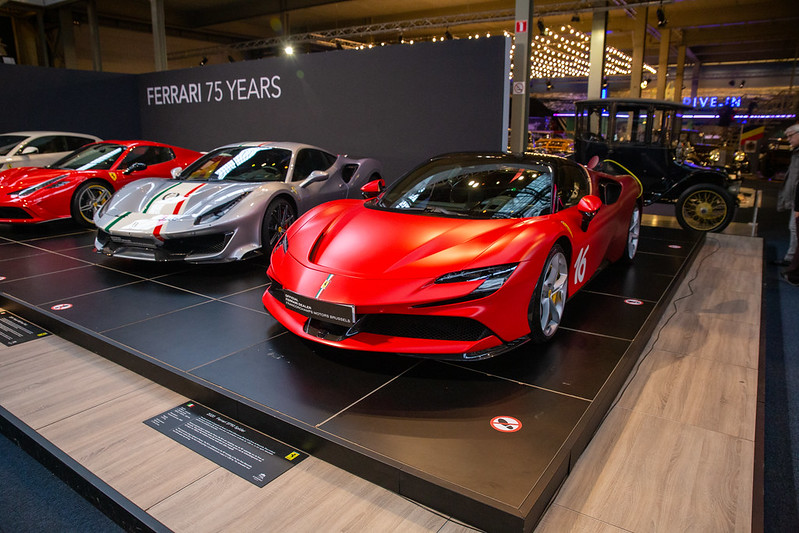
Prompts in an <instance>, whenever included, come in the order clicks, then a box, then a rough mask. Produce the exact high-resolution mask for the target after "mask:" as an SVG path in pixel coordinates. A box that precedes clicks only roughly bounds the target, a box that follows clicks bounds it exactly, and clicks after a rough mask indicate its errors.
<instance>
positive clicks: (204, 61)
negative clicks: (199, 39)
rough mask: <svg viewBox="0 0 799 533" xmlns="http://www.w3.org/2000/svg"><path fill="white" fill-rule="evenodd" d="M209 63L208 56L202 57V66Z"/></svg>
mask: <svg viewBox="0 0 799 533" xmlns="http://www.w3.org/2000/svg"><path fill="white" fill-rule="evenodd" d="M207 64H208V58H207V57H204V58H202V59H201V60H200V66H201V67H204V66H205V65H207Z"/></svg>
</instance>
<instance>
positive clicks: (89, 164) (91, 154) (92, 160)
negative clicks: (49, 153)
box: [49, 143, 126, 170]
mask: <svg viewBox="0 0 799 533" xmlns="http://www.w3.org/2000/svg"><path fill="white" fill-rule="evenodd" d="M125 148H126V147H125V146H122V145H121V144H112V143H98V144H89V145H86V146H84V147H83V148H78V149H77V150H75V151H74V152H72V153H71V154H69V155H67V156H65V157H63V158H61V159H59V160H58V161H56V162H55V163H53V164H52V165H50V167H49V168H64V169H68V170H109V169H110V168H111V167H112V166H114V163H116V161H117V159H119V156H120V155H121V154H122V153H123V152H124V151H125Z"/></svg>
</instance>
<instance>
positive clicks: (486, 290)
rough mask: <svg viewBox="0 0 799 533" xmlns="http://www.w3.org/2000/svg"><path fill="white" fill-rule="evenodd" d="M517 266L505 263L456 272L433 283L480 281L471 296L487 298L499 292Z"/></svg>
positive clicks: (517, 264)
mask: <svg viewBox="0 0 799 533" xmlns="http://www.w3.org/2000/svg"><path fill="white" fill-rule="evenodd" d="M517 266H519V263H507V264H504V265H496V266H490V267H483V268H472V269H469V270H459V271H457V272H450V273H449V274H444V275H443V276H441V277H439V278H437V279H436V280H435V282H434V283H436V284H442V283H462V282H464V281H480V280H482V281H483V283H481V284H480V286H479V287H477V288H476V289H475V290H473V291H472V293H471V295H472V296H475V297H482V296H488V295H489V294H491V293H493V292H496V291H497V290H499V288H500V287H502V285H504V284H505V282H506V281H508V278H509V277H510V275H511V274H513V272H514V270H516V267H517Z"/></svg>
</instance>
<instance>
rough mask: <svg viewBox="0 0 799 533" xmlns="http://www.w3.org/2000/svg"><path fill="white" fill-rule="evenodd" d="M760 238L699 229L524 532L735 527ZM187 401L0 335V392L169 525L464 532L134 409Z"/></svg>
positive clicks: (342, 481)
mask: <svg viewBox="0 0 799 533" xmlns="http://www.w3.org/2000/svg"><path fill="white" fill-rule="evenodd" d="M762 246H763V244H762V240H761V239H759V238H751V237H743V236H735V235H711V236H708V237H707V239H706V242H705V244H704V246H703V248H702V250H701V251H700V253H699V256H698V257H697V259H696V261H695V262H694V265H693V266H692V268H691V271H690V272H689V273H688V275H687V276H686V278H685V281H684V282H683V285H682V286H681V287H680V289H679V291H678V293H677V295H676V296H675V300H674V303H673V306H672V307H671V308H670V309H669V310H667V311H666V312H665V314H664V316H663V318H662V320H661V322H660V325H659V326H658V329H657V331H656V333H655V335H654V336H653V339H652V341H651V342H650V344H649V346H648V347H647V348H646V349H645V351H644V354H643V355H642V357H641V360H640V362H639V366H638V367H637V369H636V370H635V371H634V373H633V375H632V376H631V379H630V380H629V381H628V384H627V385H626V388H625V390H624V391H623V392H622V394H620V396H619V398H618V400H617V403H616V404H615V405H614V407H613V408H612V409H611V410H610V412H609V413H608V415H607V418H606V420H605V421H604V423H603V424H602V426H601V427H600V429H599V430H598V432H597V434H596V435H595V437H594V439H593V440H592V442H591V443H590V444H589V446H588V447H587V449H586V450H585V452H584V453H583V455H582V456H581V458H580V459H579V461H578V462H577V464H576V467H575V469H574V470H573V471H572V473H571V474H570V476H569V477H568V478H567V480H566V482H565V483H564V485H563V487H562V488H561V490H560V491H559V493H558V495H557V496H556V498H555V499H554V501H553V503H552V505H551V507H550V508H549V510H548V511H547V513H546V514H545V515H544V517H543V519H542V521H541V522H540V523H539V525H538V527H537V529H536V531H538V532H559V533H560V532H564V531H586V532H588V531H590V532H621V531H632V532H645V531H646V532H649V531H663V532H672V531H689V530H690V531H702V532H714V531H718V532H728V531H749V530H750V528H751V515H752V499H753V498H752V495H753V488H752V486H753V481H752V480H753V471H754V468H753V465H754V441H755V417H756V405H757V384H758V378H757V375H758V369H757V364H758V349H759V331H760V305H761V279H762ZM186 400H187V398H184V397H182V396H180V395H178V394H175V393H174V392H172V391H169V390H167V389H165V388H163V387H161V386H159V385H156V384H154V383H151V382H149V381H148V380H146V379H144V378H142V377H140V376H138V375H137V374H134V373H132V372H130V371H128V370H126V369H124V368H121V367H119V366H117V365H115V364H113V363H111V362H109V361H107V360H105V359H103V358H102V357H100V356H98V355H95V354H93V353H91V352H88V351H86V350H85V349H83V348H80V347H78V346H75V345H73V344H70V343H69V342H67V341H65V340H63V339H60V338H58V337H56V336H48V337H43V338H40V339H37V340H34V341H30V342H27V343H25V344H20V345H18V346H14V347H0V405H2V407H4V408H5V409H7V410H8V411H9V412H11V413H12V414H13V415H15V416H16V417H17V418H19V419H20V420H22V421H23V422H24V423H25V424H27V425H28V426H30V427H32V428H34V429H35V430H36V431H37V432H38V433H39V434H41V435H42V436H43V437H45V438H46V439H48V440H49V441H50V442H52V443H53V444H55V445H56V446H57V447H58V448H60V449H61V450H63V451H64V452H66V453H67V454H68V455H70V456H71V457H72V458H74V459H75V460H76V461H78V462H79V463H80V464H82V465H83V466H85V467H86V468H87V469H89V470H90V471H91V472H93V473H94V474H96V475H97V476H98V477H100V478H101V479H102V480H104V481H105V482H106V483H108V484H109V485H110V486H111V487H113V488H114V489H116V490H117V491H118V492H120V493H121V494H122V495H124V496H125V497H126V498H128V499H129V500H130V501H132V502H133V503H134V504H135V505H137V506H138V507H140V508H141V509H144V510H145V511H146V512H147V513H149V514H150V515H151V516H152V517H154V518H155V519H157V520H159V521H160V522H161V523H163V524H164V525H165V526H167V527H168V528H170V529H172V530H173V531H176V532H183V531H187V532H188V531H190V532H191V533H201V532H204V531H292V532H304V531H309V532H310V531H314V532H316V531H351V532H360V531H370V532H371V531H402V532H406V531H410V532H412V531H441V532H458V531H473V530H472V529H471V528H469V527H468V526H465V525H463V524H460V523H457V522H456V521H454V520H450V519H449V518H448V517H446V516H442V515H440V514H439V513H436V512H435V511H431V510H429V509H427V508H424V507H421V506H419V505H417V504H415V503H413V502H411V501H408V500H406V499H404V498H402V497H400V496H398V495H396V494H394V493H392V492H389V491H387V490H385V489H382V488H380V487H377V486H376V485H373V484H371V483H368V482H366V481H364V480H362V479H360V478H357V477H355V476H353V475H351V474H349V473H347V472H345V471H343V470H341V469H339V468H337V467H334V466H331V465H329V464H326V463H324V462H322V461H320V460H318V459H316V458H314V457H310V458H308V459H307V460H305V461H303V462H302V463H300V464H298V465H296V466H295V467H293V468H291V469H290V470H289V471H288V472H287V473H285V474H283V475H282V476H280V477H279V478H277V479H276V480H274V481H273V482H271V483H269V484H268V485H267V486H266V487H264V488H258V487H256V486H254V485H252V484H250V483H249V482H247V481H245V480H243V479H241V478H239V477H238V476H236V475H234V474H232V473H230V472H228V471H227V470H225V469H223V468H220V467H218V466H216V464H214V463H212V462H211V461H209V460H207V459H205V458H203V457H202V456H200V455H198V454H196V453H194V452H192V451H190V450H189V449H187V448H185V447H184V446H182V445H180V444H178V443H176V442H174V441H172V440H171V439H170V438H168V437H166V436H164V435H162V434H161V433H159V432H158V431H156V430H154V429H152V428H150V427H148V426H146V425H145V424H143V423H142V422H143V421H144V420H146V419H148V418H151V417H153V416H155V415H157V414H159V413H162V412H164V411H167V410H169V409H171V408H173V407H175V406H177V405H179V404H181V403H183V402H185V401H186Z"/></svg>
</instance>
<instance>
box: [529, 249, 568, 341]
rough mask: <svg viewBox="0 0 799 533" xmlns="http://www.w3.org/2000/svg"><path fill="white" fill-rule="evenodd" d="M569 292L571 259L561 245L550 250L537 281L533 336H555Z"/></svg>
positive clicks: (545, 338) (532, 310)
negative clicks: (569, 260)
mask: <svg viewBox="0 0 799 533" xmlns="http://www.w3.org/2000/svg"><path fill="white" fill-rule="evenodd" d="M568 293H569V262H568V260H567V259H566V254H565V253H563V249H562V248H561V247H560V246H559V245H557V244H556V245H555V246H553V247H552V250H550V252H549V255H548V256H547V260H546V262H545V263H544V269H543V270H542V271H541V276H540V277H539V279H538V283H537V284H536V287H535V291H533V297H532V300H531V301H530V307H529V310H528V321H529V323H530V338H531V340H533V341H534V342H546V341H548V340H549V339H551V338H552V336H553V335H555V332H556V331H557V330H558V327H559V326H560V323H561V320H562V319H563V311H564V309H565V308H566V298H567V296H568Z"/></svg>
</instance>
